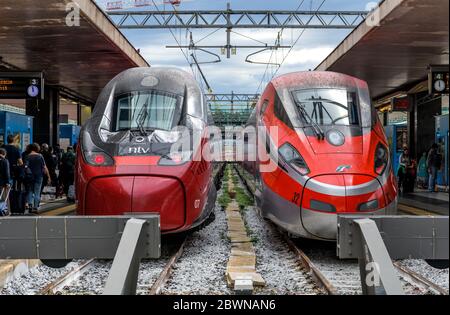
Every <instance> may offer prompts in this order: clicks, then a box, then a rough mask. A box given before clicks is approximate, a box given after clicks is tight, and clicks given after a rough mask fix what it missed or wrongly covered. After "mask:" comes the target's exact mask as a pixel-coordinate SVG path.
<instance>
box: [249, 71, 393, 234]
mask: <svg viewBox="0 0 450 315" xmlns="http://www.w3.org/2000/svg"><path fill="white" fill-rule="evenodd" d="M248 124H249V125H253V126H255V127H257V128H256V130H257V134H258V136H257V139H258V145H259V146H261V145H262V146H265V149H266V151H268V153H270V151H272V152H275V151H276V152H277V153H278V161H277V162H276V163H277V165H276V167H275V168H274V169H273V170H271V171H269V172H267V171H260V170H261V166H264V165H266V164H267V163H266V162H263V161H261V160H260V159H259V158H258V159H257V160H256V162H251V161H246V162H245V163H244V166H245V168H246V169H247V171H249V172H251V173H253V175H254V176H255V179H256V180H255V182H256V185H255V187H256V193H255V195H256V198H257V203H258V208H259V210H260V213H261V215H262V216H263V217H266V218H268V219H270V220H272V221H273V222H274V223H276V224H277V225H279V226H280V227H282V228H284V229H285V230H287V231H288V232H290V233H291V234H293V235H296V236H301V237H307V238H315V239H327V240H332V239H335V238H336V231H337V222H336V218H337V217H336V216H337V215H338V214H343V213H348V214H349V213H358V214H367V215H371V214H394V213H395V212H396V209H397V184H396V178H395V176H394V173H393V170H392V164H391V161H390V160H389V156H390V155H389V152H388V147H389V146H388V143H387V139H386V136H385V134H384V130H383V127H382V125H381V123H380V121H379V119H378V115H377V113H376V111H375V109H374V108H373V106H372V105H371V101H370V97H369V89H368V86H367V84H366V83H365V82H364V81H361V80H358V79H355V78H352V77H350V76H347V75H343V74H338V73H332V72H299V73H291V74H287V75H283V76H280V77H278V78H276V79H274V80H273V81H272V82H270V83H269V85H268V86H267V88H266V89H265V91H264V93H263V94H262V96H261V99H260V101H259V103H258V104H257V106H256V108H255V112H254V113H253V115H252V118H251V119H250V120H249V123H248ZM273 126H276V127H277V132H275V133H274V132H272V130H271V129H270V127H273ZM263 133H265V135H264V136H265V137H263ZM264 138H265V139H264ZM261 142H263V143H261ZM264 142H266V143H264ZM271 159H273V154H272V156H271Z"/></svg>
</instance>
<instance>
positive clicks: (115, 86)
mask: <svg viewBox="0 0 450 315" xmlns="http://www.w3.org/2000/svg"><path fill="white" fill-rule="evenodd" d="M148 90H156V91H160V92H165V93H171V94H175V95H179V96H181V97H184V98H185V102H187V106H188V108H187V112H188V114H190V115H193V116H195V117H201V118H203V117H204V110H203V108H202V107H203V106H204V104H203V103H204V102H203V93H202V90H201V89H200V86H199V85H198V83H197V81H196V80H195V78H194V77H193V76H192V74H190V73H188V72H186V71H184V70H180V69H177V68H166V67H151V68H149V67H136V68H130V69H128V70H125V71H123V72H121V73H120V74H118V75H117V76H116V77H114V78H113V79H112V80H111V81H110V82H109V83H108V84H107V85H106V86H105V87H104V89H103V90H102V92H101V94H100V96H99V97H98V99H97V103H96V105H95V107H94V113H93V116H94V117H95V116H97V115H98V116H101V115H104V114H105V112H110V111H111V110H110V107H111V105H112V101H113V100H114V98H115V97H117V96H119V95H122V94H126V93H130V92H139V91H148ZM107 116H108V115H107Z"/></svg>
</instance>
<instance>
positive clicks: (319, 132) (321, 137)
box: [298, 103, 325, 140]
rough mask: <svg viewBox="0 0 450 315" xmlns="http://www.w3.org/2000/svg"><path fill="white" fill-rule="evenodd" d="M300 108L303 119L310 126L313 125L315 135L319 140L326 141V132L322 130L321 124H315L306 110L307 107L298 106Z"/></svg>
mask: <svg viewBox="0 0 450 315" xmlns="http://www.w3.org/2000/svg"><path fill="white" fill-rule="evenodd" d="M298 108H299V109H300V113H301V114H302V116H303V118H304V119H305V120H306V121H307V123H308V124H310V125H311V128H312V129H313V131H314V133H315V134H316V136H317V139H319V140H324V139H325V132H324V131H323V130H322V128H320V126H319V124H318V123H317V122H315V121H314V120H313V119H312V118H311V116H309V114H308V111H307V110H306V109H305V105H303V104H301V103H300V104H298Z"/></svg>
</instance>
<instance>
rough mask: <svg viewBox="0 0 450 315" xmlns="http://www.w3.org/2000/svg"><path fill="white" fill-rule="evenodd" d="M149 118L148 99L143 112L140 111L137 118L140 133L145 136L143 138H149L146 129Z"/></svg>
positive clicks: (142, 109)
mask: <svg viewBox="0 0 450 315" xmlns="http://www.w3.org/2000/svg"><path fill="white" fill-rule="evenodd" d="M148 116H149V115H148V98H147V101H146V102H145V104H144V105H143V106H142V108H141V110H140V111H139V114H138V116H137V117H136V124H137V127H138V128H139V132H140V133H141V136H143V137H147V136H148V133H147V131H146V130H145V128H144V125H145V121H146V120H147V118H148Z"/></svg>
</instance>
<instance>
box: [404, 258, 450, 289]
mask: <svg viewBox="0 0 450 315" xmlns="http://www.w3.org/2000/svg"><path fill="white" fill-rule="evenodd" d="M400 264H401V265H402V266H404V267H406V268H408V269H410V270H411V271H414V272H416V273H417V274H419V275H421V276H423V277H424V278H426V279H428V280H429V281H431V282H433V283H434V284H437V285H438V286H440V287H442V288H444V289H446V290H447V291H448V289H449V269H448V268H447V269H442V270H440V269H436V268H433V267H431V266H430V265H428V264H427V263H426V262H425V261H424V260H420V259H405V260H402V261H400Z"/></svg>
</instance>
